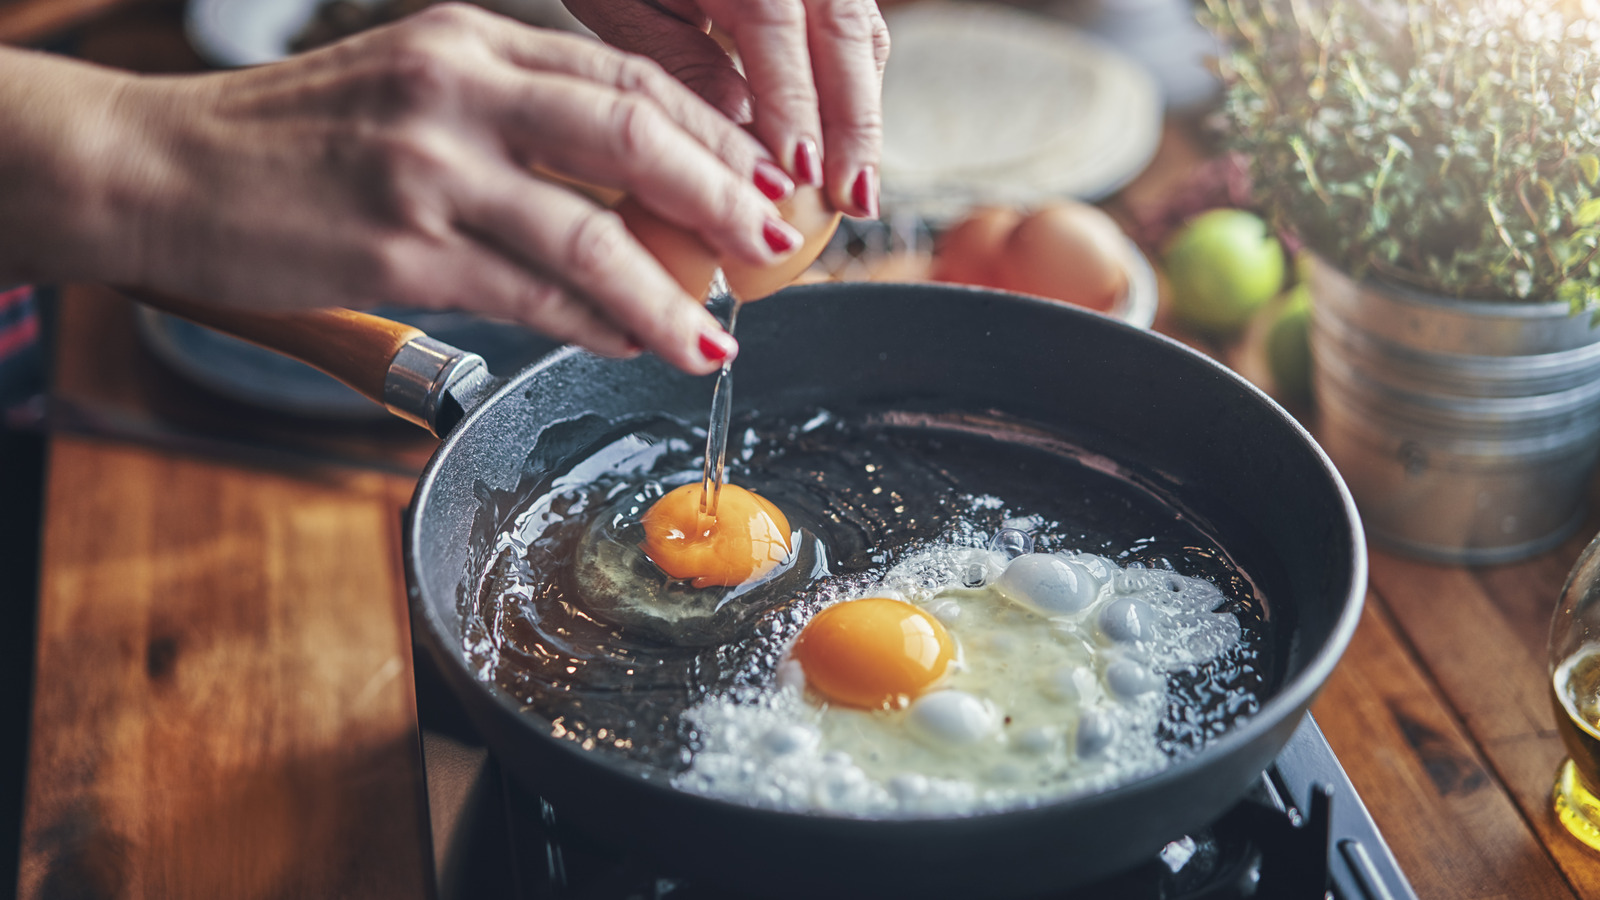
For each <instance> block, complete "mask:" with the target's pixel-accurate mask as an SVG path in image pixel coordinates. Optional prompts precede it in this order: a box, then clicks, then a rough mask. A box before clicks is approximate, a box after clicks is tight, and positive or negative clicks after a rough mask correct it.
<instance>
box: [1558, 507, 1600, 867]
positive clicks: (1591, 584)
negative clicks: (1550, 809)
mask: <svg viewBox="0 0 1600 900" xmlns="http://www.w3.org/2000/svg"><path fill="white" fill-rule="evenodd" d="M1550 699H1551V705H1552V707H1553V708H1554V710H1555V719H1556V729H1557V730H1558V731H1559V732H1560V733H1561V740H1562V743H1564V744H1566V746H1567V754H1568V755H1567V759H1566V760H1564V761H1563V762H1562V763H1561V768H1560V770H1559V771H1558V772H1557V773H1556V783H1555V788H1554V790H1553V791H1552V792H1551V800H1552V802H1553V803H1554V805H1555V812H1556V818H1557V819H1559V820H1560V822H1561V824H1562V825H1563V826H1564V827H1565V828H1566V829H1567V831H1569V832H1571V833H1572V835H1573V836H1574V837H1576V838H1577V839H1578V840H1580V841H1583V842H1584V843H1585V844H1588V845H1589V846H1590V847H1592V848H1594V849H1595V850H1600V536H1596V537H1595V539H1594V540H1593V541H1592V542H1590V544H1589V546H1588V547H1586V548H1585V549H1584V551H1583V555H1582V556H1580V557H1578V562H1577V564H1576V565H1574V566H1573V568H1572V573H1571V574H1570V575H1568V576H1567V584H1566V587H1565V588H1563V589H1562V591H1561V602H1560V603H1559V604H1558V605H1557V606H1556V612H1555V616H1554V618H1553V619H1552V620H1551V622H1550Z"/></svg>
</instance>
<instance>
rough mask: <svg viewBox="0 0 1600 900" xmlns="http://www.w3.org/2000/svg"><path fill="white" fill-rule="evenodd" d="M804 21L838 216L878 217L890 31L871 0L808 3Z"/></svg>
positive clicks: (830, 191) (811, 0)
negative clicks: (879, 168) (840, 213)
mask: <svg viewBox="0 0 1600 900" xmlns="http://www.w3.org/2000/svg"><path fill="white" fill-rule="evenodd" d="M806 23H807V32H808V33H809V35H810V40H811V62H812V65H813V66H814V67H815V69H816V80H817V100H818V104H819V106H820V110H821V117H822V136H823V158H824V159H825V160H827V162H826V165H825V169H826V173H827V184H828V191H827V194H828V198H829V199H830V200H832V201H833V205H834V208H835V209H837V210H839V211H841V212H844V213H848V214H850V215H854V216H864V217H867V218H877V216H878V161H879V158H880V157H881V156H882V154H883V68H884V66H885V65H886V64H887V63H888V61H889V29H888V27H887V26H886V25H885V24H884V21H883V16H882V15H880V14H879V12H878V5H877V3H875V2H873V0H807V11H806Z"/></svg>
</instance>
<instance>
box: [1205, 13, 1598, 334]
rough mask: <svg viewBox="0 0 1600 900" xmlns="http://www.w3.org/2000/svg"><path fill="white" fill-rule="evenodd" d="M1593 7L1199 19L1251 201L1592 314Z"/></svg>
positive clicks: (1511, 293) (1375, 267)
mask: <svg viewBox="0 0 1600 900" xmlns="http://www.w3.org/2000/svg"><path fill="white" fill-rule="evenodd" d="M1595 5H1596V2H1595V0H1367V2H1355V0H1332V2H1323V0H1207V11H1206V13H1205V17H1206V19H1207V20H1208V22H1207V24H1208V25H1210V27H1211V28H1212V29H1213V30H1214V31H1215V32H1216V33H1217V34H1218V35H1220V36H1221V37H1222V38H1223V39H1224V40H1225V41H1226V42H1227V43H1228V44H1229V46H1230V52H1228V53H1227V54H1225V55H1224V57H1223V58H1222V59H1221V60H1220V61H1219V65H1220V68H1221V71H1222V74H1223V77H1224V80H1225V81H1226V83H1227V84H1228V93H1227V98H1226V101H1225V110H1226V112H1227V114H1228V118H1229V119H1230V120H1231V123H1232V128H1231V137H1230V141H1231V142H1232V143H1233V145H1234V147H1235V148H1236V149H1238V150H1240V151H1242V152H1243V153H1244V154H1245V155H1246V156H1247V157H1248V158H1249V159H1250V160H1251V164H1252V175H1253V178H1254V183H1255V185H1256V188H1257V193H1258V196H1259V199H1260V202H1261V203H1262V204H1263V206H1264V207H1265V208H1266V210H1267V211H1268V212H1269V213H1270V214H1271V215H1273V217H1274V218H1275V219H1276V220H1277V221H1278V222H1279V224H1280V225H1282V226H1288V227H1289V228H1291V229H1292V230H1293V231H1294V232H1296V233H1298V235H1299V236H1300V238H1301V239H1302V240H1303V241H1305V242H1306V244H1307V245H1308V246H1310V247H1311V248H1312V249H1314V250H1316V251H1317V252H1318V253H1320V254H1322V255H1323V257H1324V258H1326V259H1328V260H1329V261H1330V262H1332V263H1333V264H1334V265H1337V266H1339V267H1341V268H1343V269H1344V270H1345V271H1347V272H1349V273H1350V274H1351V275H1354V276H1356V277H1368V276H1377V277H1379V278H1384V279H1389V280H1393V281H1397V282H1401V283H1403V284H1407V285H1410V286H1413V287H1416V288H1420V289H1423V290H1427V291H1431V292H1433V293H1437V294H1442V295H1446V296H1453V297H1462V298H1474V299H1521V300H1528V301H1548V300H1563V301H1566V302H1568V303H1570V304H1571V305H1572V307H1573V310H1574V311H1578V310H1581V309H1589V310H1590V311H1592V312H1600V188H1597V186H1596V184H1597V182H1600V21H1597V20H1596V18H1595V17H1594V12H1595V10H1593V9H1592V8H1591V9H1585V8H1583V7H1593V6H1595ZM1585 12H1587V13H1589V15H1587V16H1586V15H1585V14H1584V13H1585Z"/></svg>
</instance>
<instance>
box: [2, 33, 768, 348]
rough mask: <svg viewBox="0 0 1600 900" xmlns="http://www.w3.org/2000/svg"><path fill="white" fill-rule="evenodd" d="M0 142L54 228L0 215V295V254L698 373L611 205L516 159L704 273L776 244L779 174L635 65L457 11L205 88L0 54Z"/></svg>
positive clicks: (707, 111) (697, 328) (661, 280)
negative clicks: (531, 335) (664, 239)
mask: <svg viewBox="0 0 1600 900" xmlns="http://www.w3.org/2000/svg"><path fill="white" fill-rule="evenodd" d="M8 84H9V85H10V87H9V88H8V87H6V86H7V85H8ZM8 91H10V92H11V93H10V94H8ZM52 91H54V92H55V93H54V94H52V93H51V92H52ZM52 97H53V98H54V99H52ZM84 97H95V98H97V99H96V101H95V102H94V103H87V102H85V101H84V100H83V99H82V98H84ZM12 101H14V102H12ZM19 111H20V112H19ZM13 126H15V127H16V128H17V129H20V130H19V131H14V130H13ZM0 133H5V134H8V135H11V134H21V135H22V139H21V140H18V141H16V142H15V143H14V144H13V145H12V147H10V148H8V147H4V146H0V206H5V205H6V203H5V202H4V201H8V200H13V199H19V198H20V199H21V200H26V199H27V198H28V197H29V196H31V195H32V194H33V193H38V192H39V191H38V190H37V189H35V188H33V187H30V185H29V184H28V179H27V177H26V176H27V175H28V172H29V166H28V165H26V164H23V165H21V166H20V167H19V166H18V165H17V160H16V159H15V158H13V157H15V156H16V155H22V156H24V157H26V156H27V154H28V153H30V152H32V153H33V154H34V157H36V158H35V159H34V165H33V168H34V169H37V170H48V171H47V174H48V176H49V177H47V178H40V179H36V180H38V181H39V182H40V183H41V184H44V185H54V186H55V187H56V188H57V189H56V190H53V191H48V192H47V193H50V194H52V195H53V197H54V199H55V203H54V207H55V209H54V211H53V212H52V211H51V209H52V205H51V203H49V202H48V198H46V199H44V200H39V201H38V202H37V203H34V204H27V203H24V204H23V205H24V207H26V208H29V209H31V208H33V207H34V206H37V207H38V208H39V209H40V210H42V212H41V216H42V217H43V221H42V222H41V221H40V220H38V219H35V220H32V221H29V219H28V218H27V217H17V218H15V219H8V220H5V221H0V280H3V279H4V276H5V275H6V274H8V273H7V268H8V266H7V263H8V262H11V263H12V265H11V266H10V268H12V269H13V270H16V271H15V273H14V274H17V275H19V276H22V277H41V276H43V277H54V278H61V279H69V278H77V279H97V280H105V281H111V282H120V283H126V284H133V285H140V286H146V287H152V288H156V289H159V290H163V291H166V292H169V293H174V294H179V295H187V296H193V297H196V298H200V299H206V300H211V301H215V302H219V303H223V304H231V305H237V306H253V307H258V308H295V307H317V306H333V305H338V306H372V305H378V304H386V305H398V306H413V307H426V308H439V307H447V306H448V307H454V308H460V309H466V310H471V311H475V312H479V313H484V314H488V315H491V316H497V317H500V318H505V319H510V320H514V321H518V322H521V323H523V324H526V325H529V326H531V327H533V328H536V329H538V330H540V331H543V332H545V333H547V334H550V335H551V336H553V337H556V338H558V339H562V340H568V341H574V342H577V343H579V344H581V345H583V346H585V347H588V348H589V349H591V350H594V351H596V352H599V353H603V354H610V355H627V354H631V353H636V352H638V351H639V349H641V348H643V349H649V350H652V351H654V352H656V353H658V354H659V355H661V356H662V357H663V358H665V359H666V360H668V361H669V362H671V363H673V364H674V365H677V366H679V367H680V368H683V369H685V370H687V371H690V372H696V373H703V372H709V371H712V370H714V369H715V368H717V366H718V365H720V363H721V362H722V360H723V359H724V358H725V357H727V356H729V355H731V354H732V353H733V352H735V350H736V345H734V343H733V341H732V339H731V338H730V337H729V336H728V335H727V334H726V333H725V332H723V331H722V329H721V328H720V327H719V326H717V325H716V323H715V320H714V319H712V317H711V316H710V315H708V314H707V313H706V311H705V310H704V309H703V308H701V306H700V304H699V303H698V302H696V300H695V298H691V297H690V296H689V295H687V294H686V293H685V292H684V291H683V290H682V289H681V288H680V287H679V286H678V285H677V284H676V283H675V282H674V281H672V279H671V278H670V277H669V276H668V275H667V273H666V272H665V271H664V270H663V269H662V267H661V266H660V265H659V264H658V263H657V262H656V260H655V259H654V258H653V257H652V256H650V254H649V253H648V252H647V251H646V250H645V249H644V248H643V247H642V246H640V245H639V244H638V243H637V242H636V241H635V240H634V239H633V238H632V237H631V236H630V235H629V233H628V232H627V231H626V230H625V229H624V228H623V226H622V225H621V223H620V220H619V219H618V217H617V216H616V215H615V214H614V213H611V212H609V211H607V210H604V209H602V208H601V207H599V206H597V205H596V204H595V203H593V202H591V201H589V200H587V199H585V198H583V197H581V196H579V195H577V194H575V193H573V192H571V191H569V190H567V189H565V188H562V187H558V186H555V185H553V184H550V183H548V182H546V181H542V180H540V179H537V178H534V177H532V176H531V175H530V168H531V167H534V166H538V167H542V168H544V169H548V170H552V171H555V172H558V173H561V174H563V175H566V176H570V177H572V178H576V179H578V180H581V181H586V182H591V183H595V184H600V185H605V186H609V187H613V188H617V189H620V190H622V191H625V192H628V193H630V194H632V195H634V196H635V197H637V198H638V200H639V201H640V202H641V203H642V204H643V205H645V206H646V207H648V208H650V209H652V210H653V211H655V212H656V213H657V214H658V215H661V216H662V217H664V218H666V219H668V220H670V221H673V222H675V223H677V224H678V225H681V226H683V227H685V228H686V229H688V230H690V231H693V232H695V233H698V234H699V235H700V236H701V238H702V239H704V240H705V241H706V242H707V243H708V244H710V245H711V246H712V247H713V248H715V249H716V250H718V251H719V252H720V253H722V254H725V255H727V256H729V257H733V258H739V259H745V260H749V261H751V262H753V263H757V264H765V263H770V262H772V261H774V260H775V259H777V258H779V257H781V256H783V255H785V251H787V249H788V246H786V245H795V246H798V244H799V235H798V234H797V233H795V232H794V230H793V229H792V228H789V227H788V226H787V225H786V224H784V223H782V221H781V219H779V217H778V213H777V210H776V209H775V208H774V207H773V205H772V203H771V201H770V200H769V199H768V197H767V196H763V193H771V194H775V195H781V194H783V193H786V192H787V191H788V190H792V183H791V182H789V181H788V179H787V178H785V177H784V176H783V175H782V173H781V172H779V171H777V168H776V166H775V165H774V164H773V163H772V162H771V160H770V158H769V157H768V155H767V154H766V152H765V150H764V149H763V148H762V147H761V146H760V143H759V142H758V141H757V140H755V139H754V138H753V137H751V136H750V135H748V134H747V133H745V132H744V130H743V129H741V128H739V127H738V126H736V125H735V124H733V123H732V122H730V121H729V120H728V119H726V118H725V117H724V116H722V115H720V114H718V113H717V112H716V111H715V110H714V109H713V108H712V107H711V106H710V105H708V104H707V103H705V102H704V101H703V100H701V99H700V98H699V97H697V96H695V95H694V94H693V93H692V92H691V91H689V90H688V89H686V88H685V87H684V86H683V85H681V84H680V83H678V82H677V81H676V80H674V79H673V78H671V77H670V76H668V75H667V74H666V73H665V72H663V71H662V70H661V68H660V67H659V66H657V65H656V64H654V63H652V62H650V61H648V60H645V59H642V58H640V57H636V56H631V55H629V54H624V53H621V52H618V51H616V50H613V49H610V48H607V47H604V46H603V45H600V44H597V43H596V42H594V41H590V40H587V39H584V38H579V37H576V36H571V35H563V34H558V33H554V32H543V31H538V30H534V29H529V28H526V27H523V26H520V25H518V24H516V23H514V22H512V21H510V20H508V19H504V18H501V17H499V16H495V15H493V14H490V13H486V12H483V11H482V10H478V9H475V8H471V7H464V6H459V5H446V6H440V7H435V8H432V9H430V10H427V11H425V12H423V13H421V14H419V15H417V16H414V17H412V18H410V19H408V20H406V21H404V22H401V23H397V24H396V25H393V26H390V27H387V28H383V29H377V30H374V31H372V32H369V33H367V34H364V35H360V36H358V37H356V38H353V39H351V40H349V41H346V42H344V43H341V44H337V45H334V46H332V47H329V48H325V49H324V50H321V51H317V52H314V53H310V54H307V55H305V56H301V57H296V58H293V59H291V60H288V61H285V62H283V63H279V64H276V65H271V66H265V67H261V68H257V69H247V70H240V71H236V72H228V73H220V74H214V75H205V76H186V77H164V78H140V77H133V76H128V75H123V74H120V73H113V72H108V71H106V70H101V69H96V68H93V67H89V66H84V65H81V64H77V63H70V62H67V61H61V60H51V59H48V58H46V57H42V56H39V55H37V54H28V53H22V52H17V51H0ZM91 137H92V139H89V138H91ZM52 142H53V143H52ZM18 148H20V149H18ZM69 149H70V150H71V151H72V152H66V151H67V150H69ZM52 154H53V155H52ZM22 162H23V163H26V162H27V159H26V158H24V159H23V161H22ZM19 171H20V172H21V175H18V174H17V173H18V172H19ZM758 183H760V184H763V185H764V186H765V187H764V189H758V187H757V184H758ZM62 185H66V188H65V189H62V188H61V186H62ZM19 202H20V200H19ZM34 232H42V233H43V235H44V236H43V237H42V238H40V237H37V236H36V235H35V234H32V233H34ZM11 238H15V239H16V241H15V243H12V244H11V246H12V248H13V250H12V251H11V252H8V251H7V250H6V249H5V248H6V247H7V246H8V241H9V240H10V239H11ZM30 244H31V246H32V248H33V249H40V247H41V246H42V248H43V249H42V250H40V253H39V255H35V256H31V257H30V256H29V255H28V253H29V250H30ZM62 247H70V248H73V250H72V251H71V252H68V251H64V250H62V249H61V248H62ZM18 260H21V261H22V262H21V263H18V262H17V261H18ZM52 267H53V269H54V270H53V271H52Z"/></svg>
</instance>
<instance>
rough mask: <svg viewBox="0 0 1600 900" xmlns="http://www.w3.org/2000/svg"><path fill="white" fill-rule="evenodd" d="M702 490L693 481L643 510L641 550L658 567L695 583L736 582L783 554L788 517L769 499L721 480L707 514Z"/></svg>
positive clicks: (787, 547)
mask: <svg viewBox="0 0 1600 900" xmlns="http://www.w3.org/2000/svg"><path fill="white" fill-rule="evenodd" d="M702 490H703V489H702V487H701V485H700V483H699V482H695V483H694V484H686V485H683V486H682V487H678V488H674V489H672V490H671V491H668V492H667V493H666V494H665V495H663V496H662V497H661V499H660V500H657V501H656V502H655V503H654V504H653V505H651V507H650V508H649V509H648V510H646V511H645V514H644V517H643V519H642V520H641V523H642V524H643V525H644V544H643V549H644V553H645V555H646V556H648V557H650V561H651V562H653V563H655V564H656V565H657V566H658V567H659V568H660V569H661V571H663V572H666V573H667V575H669V576H671V577H672V578H675V579H678V580H681V581H688V582H690V583H691V584H692V585H693V586H694V587H697V588H704V587H710V586H712V585H723V586H727V587H737V586H738V585H741V584H744V583H746V582H749V581H754V580H756V579H758V578H760V577H761V576H763V575H765V574H767V573H768V572H771V571H772V570H773V569H775V568H777V567H778V566H779V565H781V564H782V563H783V562H784V560H786V559H788V558H789V555H790V553H791V552H792V551H793V546H792V544H791V540H790V532H789V520H788V519H787V518H785V516H784V515H783V511H782V510H780V509H778V507H776V506H774V505H773V504H772V502H771V501H769V500H767V499H766V498H765V497H762V496H761V495H759V494H756V493H754V492H753V491H747V490H745V489H744V488H742V487H739V486H738V485H733V484H724V485H723V486H722V492H721V494H720V495H719V497H718V499H717V514H716V515H715V516H710V515H706V514H705V513H704V512H703V511H702V510H701V507H700V498H701V493H702Z"/></svg>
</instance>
